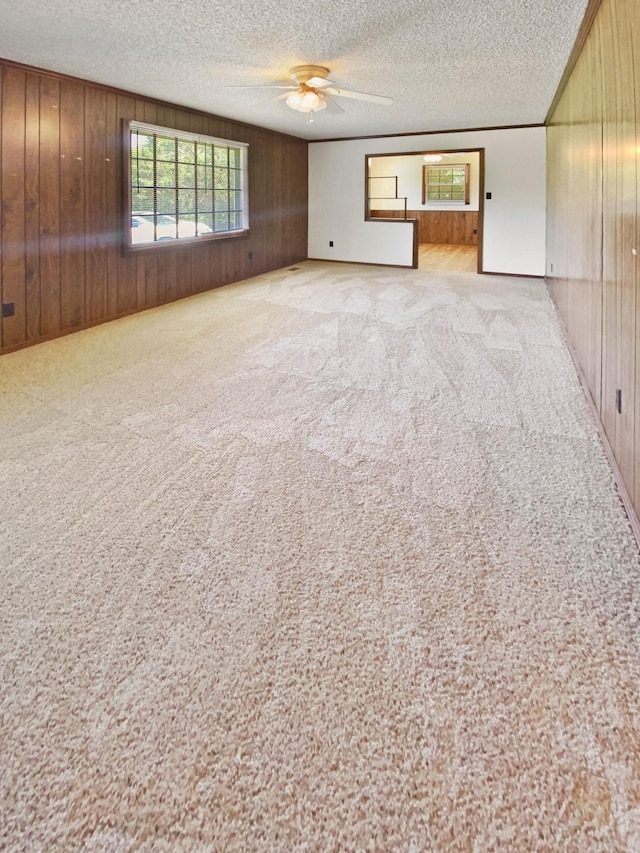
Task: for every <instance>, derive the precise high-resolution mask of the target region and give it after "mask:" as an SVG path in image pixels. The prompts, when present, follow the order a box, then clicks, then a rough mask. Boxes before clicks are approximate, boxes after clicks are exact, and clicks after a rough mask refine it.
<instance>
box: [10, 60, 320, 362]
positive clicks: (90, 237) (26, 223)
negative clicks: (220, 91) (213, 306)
mask: <svg viewBox="0 0 640 853" xmlns="http://www.w3.org/2000/svg"><path fill="white" fill-rule="evenodd" d="M129 119H139V120H143V121H147V122H151V123H154V124H159V125H163V126H166V127H173V128H177V129H178V130H187V131H194V132H202V133H206V134H209V135H211V136H217V137H223V138H226V139H234V140H238V141H241V142H247V143H248V144H249V217H250V233H249V236H248V237H246V238H232V239H228V240H225V239H221V240H215V241H211V242H209V243H203V244H199V245H195V246H194V245H191V246H179V247H176V248H169V247H166V246H163V247H161V248H158V249H156V250H149V251H145V252H144V253H143V254H137V255H136V254H131V253H130V254H125V253H124V252H123V251H122V245H123V237H122V228H123V222H124V204H125V200H124V191H123V189H124V181H123V170H124V168H125V164H124V162H123V141H122V133H123V129H122V128H123V122H124V121H127V120H129ZM307 148H308V144H307V142H306V141H305V140H301V139H295V138H293V137H289V136H284V135H282V134H277V133H273V132H271V131H267V130H263V129H261V128H258V127H251V126H248V125H244V124H241V123H239V122H234V121H232V120H230V119H223V118H219V117H216V116H209V115H205V114H202V113H198V112H195V111H192V110H188V109H178V108H176V107H175V106H172V105H169V104H162V103H158V102H156V101H152V100H149V99H145V98H141V97H139V96H136V95H134V94H131V93H128V92H120V91H116V90H112V89H109V88H107V87H104V86H99V85H97V84H91V83H87V82H86V81H81V80H74V79H72V78H68V77H63V76H61V75H56V74H54V73H47V72H43V71H41V70H38V69H31V68H27V67H25V66H20V65H16V64H15V63H12V62H8V61H3V60H0V157H1V163H2V179H1V181H0V196H1V202H2V218H1V221H0V241H1V242H0V248H1V252H2V260H1V263H0V294H1V296H2V302H3V303H11V302H12V303H14V305H15V314H14V316H11V317H3V318H2V319H1V321H0V353H1V352H8V351H10V350H13V349H15V348H17V347H20V346H24V345H27V344H30V343H36V342H37V341H40V340H44V339H47V338H50V337H54V336H56V335H58V334H64V333H67V332H71V331H74V330H76V329H81V328H84V327H86V326H89V325H93V324H95V323H100V322H103V321H105V320H110V319H115V318H116V317H118V316H123V315H125V314H129V313H132V312H135V311H141V310H144V309H146V308H150V307H153V306H156V305H162V304H163V303H166V302H171V301H172V300H175V299H180V298H182V297H185V296H190V295H192V294H195V293H200V292H202V291H205V290H210V289H212V288H215V287H218V286H220V285H223V284H229V283H231V282H234V281H239V280H241V279H244V278H249V277H250V276H253V275H259V274H260V273H263V272H267V271H269V270H272V269H278V268H280V267H284V266H288V265H289V264H292V263H296V262H298V261H301V260H304V259H305V258H306V257H307ZM249 253H252V260H249V257H248V255H249Z"/></svg>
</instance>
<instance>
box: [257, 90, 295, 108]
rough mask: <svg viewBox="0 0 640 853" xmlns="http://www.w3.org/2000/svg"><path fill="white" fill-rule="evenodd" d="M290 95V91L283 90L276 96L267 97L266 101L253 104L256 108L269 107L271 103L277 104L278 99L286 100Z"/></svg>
mask: <svg viewBox="0 0 640 853" xmlns="http://www.w3.org/2000/svg"><path fill="white" fill-rule="evenodd" d="M288 97H289V93H288V92H283V93H282V94H281V95H276V96H275V98H267V100H266V101H258V103H257V104H254V105H253V109H254V110H259V109H262V107H268V106H269V104H275V103H276V101H284V99H285V98H288Z"/></svg>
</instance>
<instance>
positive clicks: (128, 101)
mask: <svg viewBox="0 0 640 853" xmlns="http://www.w3.org/2000/svg"><path fill="white" fill-rule="evenodd" d="M135 117H136V101H135V98H126V97H122V96H121V95H118V105H117V119H116V121H117V127H116V129H115V133H116V135H117V145H118V180H117V181H116V210H117V216H118V223H117V225H118V243H119V244H120V243H121V242H122V234H121V231H122V228H123V227H124V225H125V218H124V207H125V204H126V200H125V198H124V177H123V175H124V174H125V171H124V170H125V169H126V163H125V162H124V157H123V151H122V138H123V127H122V123H123V122H124V121H130V120H131V119H134V118H135ZM137 282H138V277H137V259H136V258H135V257H133V256H131V255H126V254H124V253H123V252H122V251H120V252H119V254H118V299H117V313H118V314H123V313H127V312H130V311H135V310H136V307H137V304H138V283H137Z"/></svg>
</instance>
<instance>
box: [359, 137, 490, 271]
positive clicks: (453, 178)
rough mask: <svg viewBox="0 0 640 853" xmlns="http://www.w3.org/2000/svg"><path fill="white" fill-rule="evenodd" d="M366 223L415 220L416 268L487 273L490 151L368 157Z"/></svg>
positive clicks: (376, 155)
mask: <svg viewBox="0 0 640 853" xmlns="http://www.w3.org/2000/svg"><path fill="white" fill-rule="evenodd" d="M365 212H366V219H368V220H371V219H376V220H378V219H386V220H389V221H398V220H400V221H413V223H414V253H413V254H414V257H413V267H414V268H418V269H425V270H455V271H459V272H482V225H483V213H484V149H483V148H473V149H460V148H457V149H455V150H442V149H438V150H433V151H419V152H411V153H407V154H402V153H399V154H374V155H368V156H367V158H366V211H365Z"/></svg>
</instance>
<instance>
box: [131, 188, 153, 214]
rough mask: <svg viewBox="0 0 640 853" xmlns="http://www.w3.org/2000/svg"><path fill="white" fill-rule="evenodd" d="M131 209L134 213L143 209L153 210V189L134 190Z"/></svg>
mask: <svg viewBox="0 0 640 853" xmlns="http://www.w3.org/2000/svg"><path fill="white" fill-rule="evenodd" d="M131 210H132V212H133V213H135V212H136V211H141V210H153V190H152V189H149V190H139V191H136V190H132V192H131Z"/></svg>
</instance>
